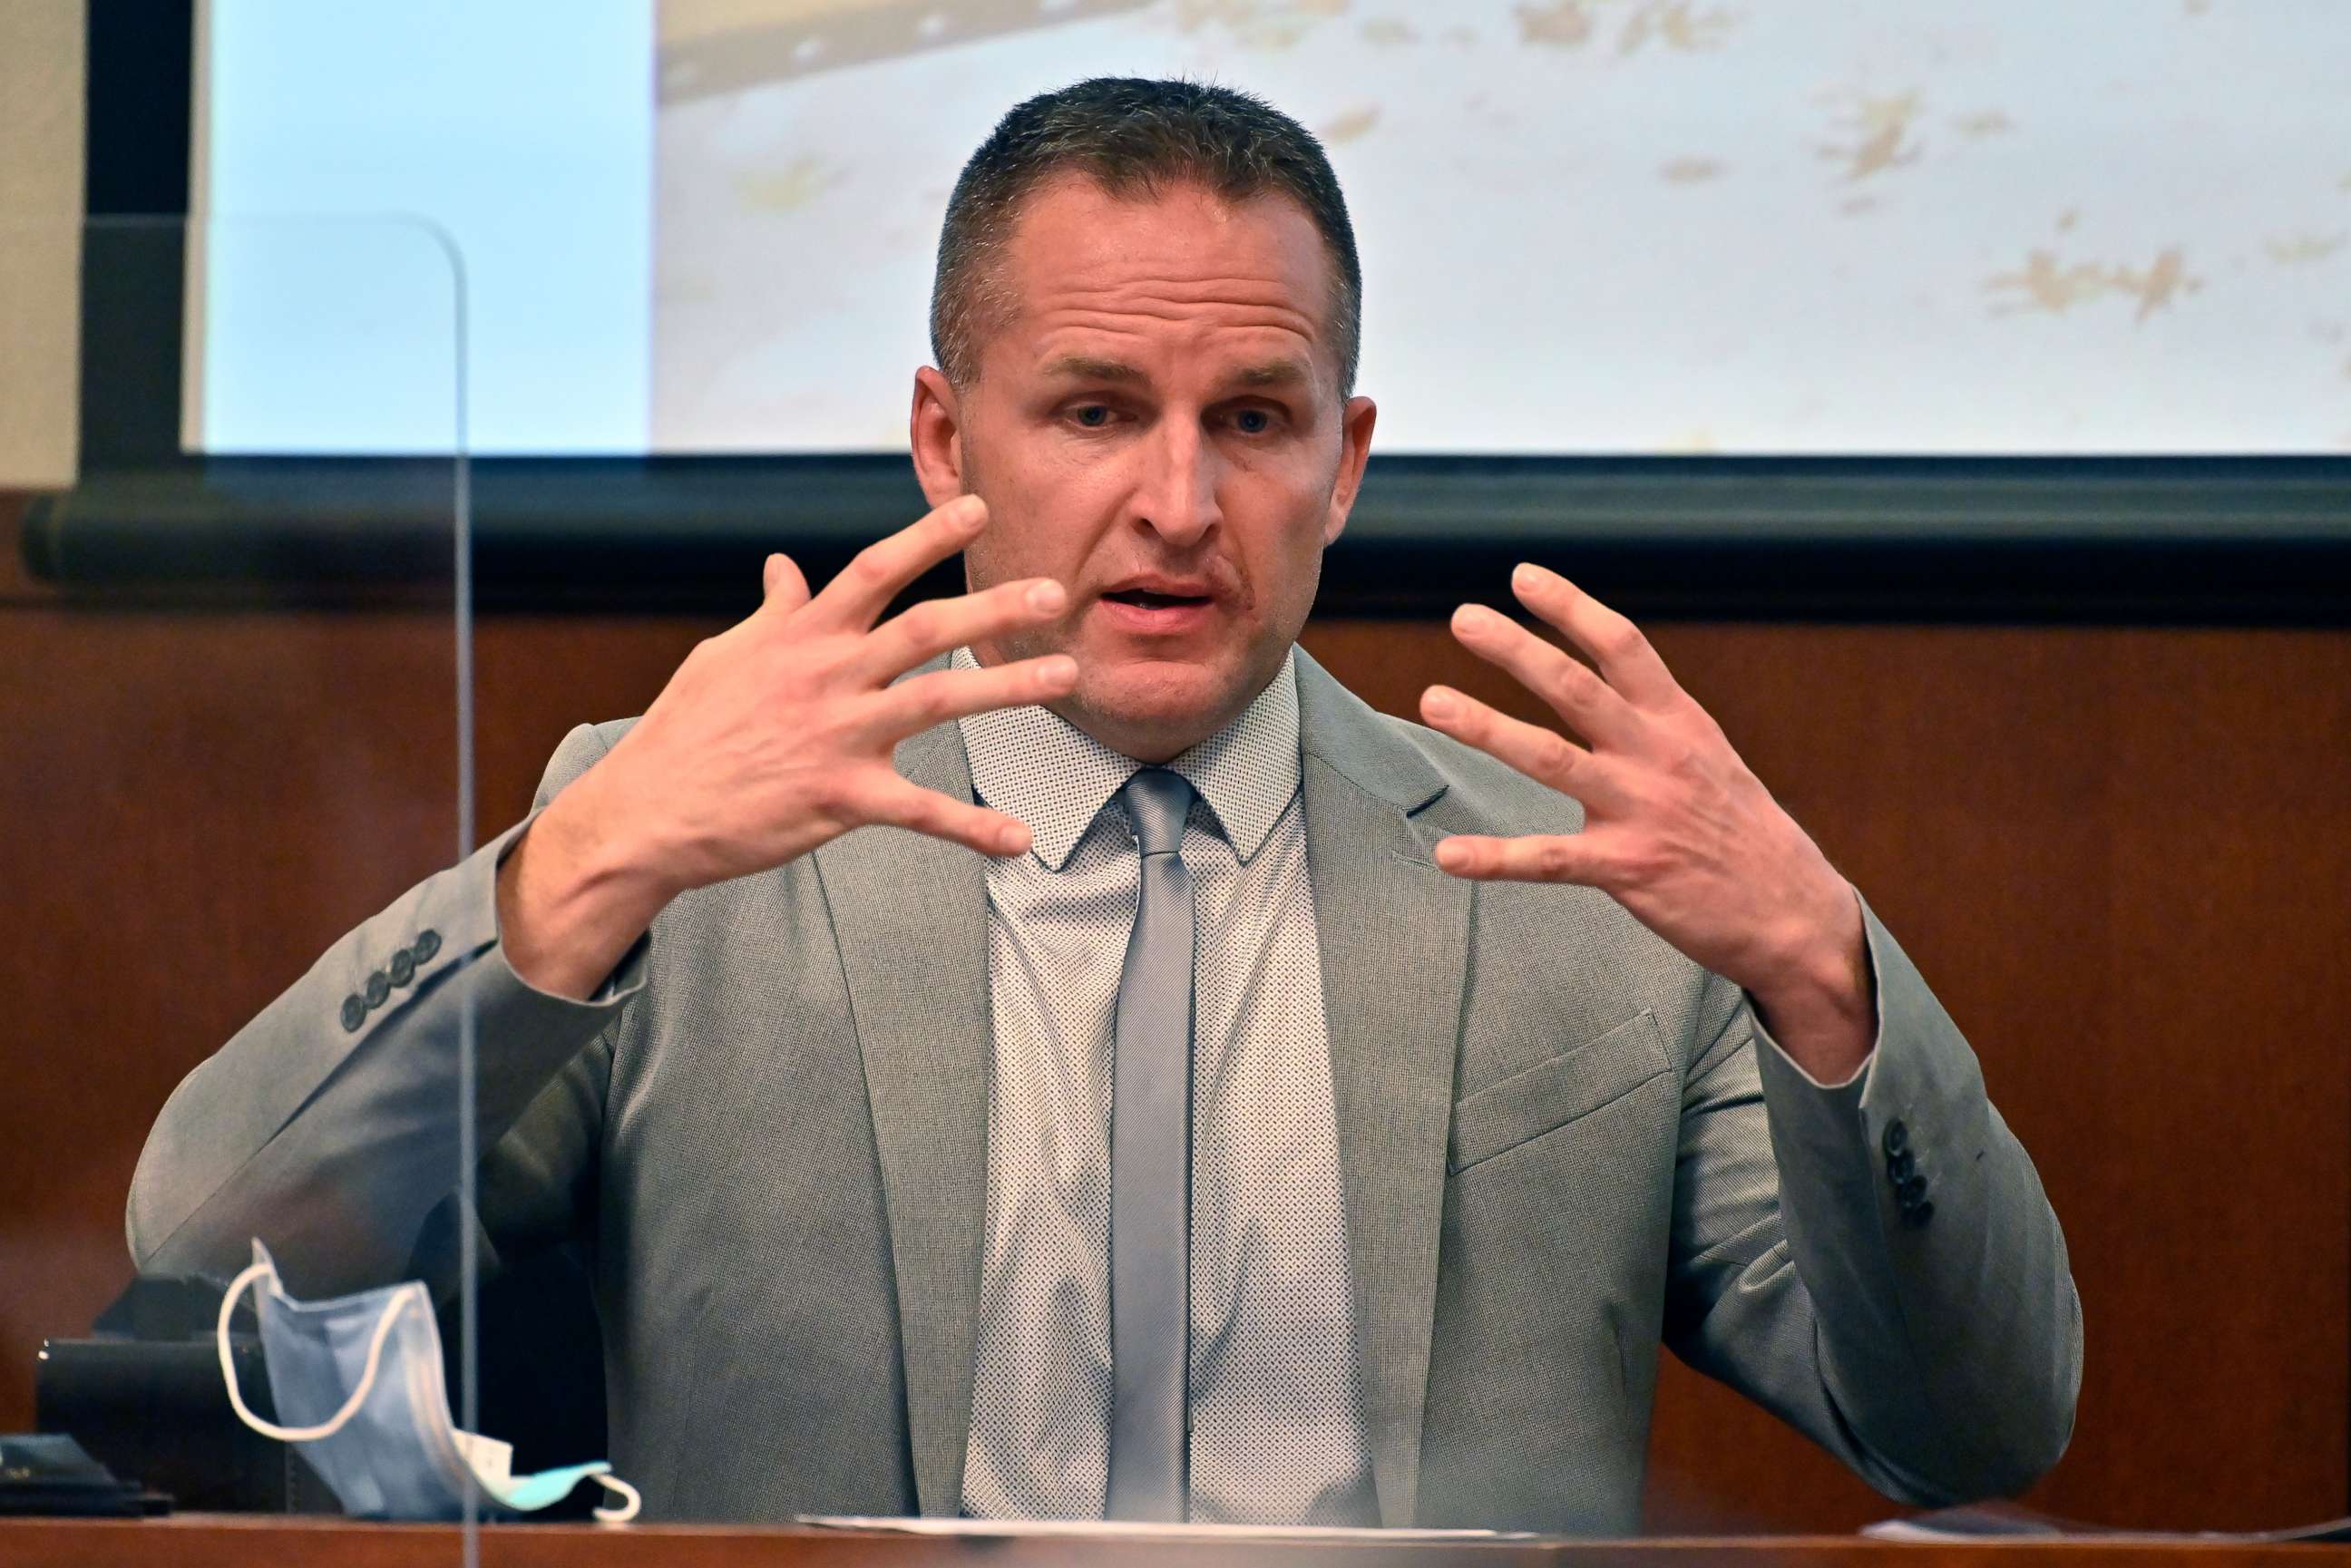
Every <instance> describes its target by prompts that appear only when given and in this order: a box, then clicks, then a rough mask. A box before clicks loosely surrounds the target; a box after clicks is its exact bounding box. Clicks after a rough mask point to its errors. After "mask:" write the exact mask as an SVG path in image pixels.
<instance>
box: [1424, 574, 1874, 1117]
mask: <svg viewBox="0 0 2351 1568" xmlns="http://www.w3.org/2000/svg"><path fill="white" fill-rule="evenodd" d="M1510 586H1511V589H1512V591H1514V592H1515V593H1516V594H1517V596H1518V599H1519V601H1520V603H1521V604H1524V605H1525V606H1526V607H1527V609H1528V610H1529V611H1531V612H1532V613H1533V614H1534V615H1535V616H1537V617H1538V618H1539V619H1541V621H1542V622H1545V623H1546V624H1548V625H1550V626H1552V627H1553V628H1554V629H1556V630H1557V631H1558V632H1560V633H1561V634H1562V635H1563V636H1564V637H1566V639H1567V640H1568V641H1569V642H1570V643H1572V644H1573V645H1574V646H1575V647H1577V648H1579V649H1581V650H1582V651H1583V653H1586V654H1588V655H1589V656H1590V657H1591V659H1592V661H1593V665H1594V666H1596V667H1597V671H1598V673H1597V674H1594V673H1593V669H1589V668H1586V667H1585V666H1584V665H1583V664H1580V663H1578V662H1577V661H1576V660H1574V659H1573V658H1570V657H1569V656H1568V655H1567V654H1566V653H1563V652H1562V651H1561V650H1560V649H1558V648H1556V647H1554V646H1552V644H1551V643H1547V642H1545V641H1544V640H1543V639H1541V637H1538V636H1536V635H1535V634H1534V633H1533V632H1531V631H1529V630H1527V629H1526V628H1525V627H1523V626H1521V625H1520V624H1519V623H1518V622H1515V621H1512V620H1510V618H1509V617H1507V616H1504V615H1500V614H1498V613H1496V612H1494V611H1491V610H1489V609H1487V608H1486V607H1484V606H1483V605H1464V606H1462V607H1461V609H1459V610H1458V611H1457V612H1455V613H1454V617H1453V634H1454V636H1455V637H1457V638H1458V639H1459V640H1460V642H1461V643H1462V645H1463V646H1464V647H1466V648H1468V650H1469V651H1470V652H1471V653H1475V654H1477V655H1478V656H1479V658H1481V659H1484V660H1486V661H1488V662H1489V663H1490V664H1498V665H1499V666H1501V668H1503V669H1504V670H1507V671H1508V672H1510V674H1511V675H1513V676H1514V677H1516V678H1517V680H1518V681H1519V683H1520V685H1524V686H1525V687H1526V688H1527V689H1528V690H1529V691H1531V692H1532V693H1534V695H1536V696H1538V697H1541V699H1542V700H1543V702H1544V703H1545V704H1546V705H1547V706H1550V708H1551V709H1552V712H1554V713H1556V714H1557V715H1558V716H1560V719H1561V720H1562V722H1563V723H1564V724H1566V725H1567V727H1569V728H1570V729H1571V730H1573V732H1574V733H1575V734H1576V735H1577V736H1578V737H1581V738H1582V740H1583V745H1580V746H1579V745H1577V744H1575V743H1574V742H1573V741H1570V740H1568V739H1567V738H1566V737H1562V736H1561V735H1559V734H1557V733H1556V732H1554V731H1552V730H1549V729H1545V728H1542V727H1539V726H1536V725H1531V724H1526V723H1523V722H1521V721H1520V720H1518V719H1515V718H1511V717H1510V716H1507V715H1505V714H1502V713H1499V712H1497V711H1496V710H1495V709H1493V708H1492V707H1489V706H1487V705H1486V704H1484V703H1482V702H1479V700H1477V699H1476V698H1475V697H1471V696H1468V695H1466V694H1464V693H1461V692H1458V691H1455V690H1453V689H1452V688H1450V687H1447V686H1431V687H1429V688H1428V690H1427V691H1426V692H1425V693H1424V694H1422V696H1421V701H1420V708H1421V715H1422V716H1423V717H1425V718H1426V719H1427V721H1428V722H1429V723H1430V724H1431V725H1433V726H1435V727H1437V728H1438V729H1441V730H1443V731H1444V732H1445V733H1446V734H1447V735H1450V736H1452V737H1455V738H1456V739H1458V740H1460V741H1463V742H1465V743H1467V744H1468V745H1470V746H1474V747H1478V748H1479V750H1481V751H1485V752H1488V753H1489V754H1491V755H1492V756H1494V757H1496V758H1499V759H1500V760H1502V761H1503V762H1506V763H1508V764H1509V765H1510V766H1511V767H1512V768H1517V769H1518V770H1519V771H1520V772H1521V773H1524V774H1526V775H1527V776H1528V777H1529V778H1531V779H1535V780H1537V781H1538V782H1540V783H1542V784H1547V785H1549V786H1551V787H1552V789H1557V790H1559V791H1561V792H1562V794H1566V795H1570V796H1573V798H1574V799H1575V800H1579V801H1581V802H1582V803H1583V811H1584V824H1583V831H1582V832H1580V833H1536V834H1531V835H1528V836H1526V837H1523V838H1492V837H1486V836H1479V835H1469V834H1460V835H1456V836H1454V837H1452V838H1448V839H1446V840H1445V841H1442V842H1440V843H1439V844H1438V845H1437V864H1438V865H1439V866H1441V867H1442V868H1444V869H1445V870H1446V871H1447V872H1450V873H1453V874H1454V875H1456V876H1461V877H1471V878H1478V879H1482V880H1501V879H1509V880H1515V881H1522V882H1564V883H1581V884H1583V885H1584V886H1587V887H1594V888H1598V889H1599V890H1601V891H1602V892H1604V893H1606V894H1609V895H1610V896H1611V897H1613V898H1614V899H1615V900H1616V901H1617V902H1618V903H1619V904H1623V905H1624V906H1625V909H1627V910H1628V911H1630V912H1631V913H1632V915H1633V916H1634V917H1635V919H1637V920H1639V921H1640V922H1641V923H1642V924H1643V925H1646V926H1647V927H1648V928H1649V929H1650V930H1652V931H1655V932H1656V934H1657V935H1658V936H1662V937H1664V938H1665V939H1666V940H1667V942H1670V943H1672V944H1673V945H1674V946H1675V947H1676V948H1677V949H1679V950H1680V951H1681V952H1682V953H1683V954H1684V955H1685V956H1687V957H1689V958H1691V959H1692V960H1694V961H1695V962H1697V963H1698V964H1700V965H1702V966H1704V967H1707V968H1708V969H1711V970H1713V971H1714V972H1715V973H1716V974H1718V975H1720V976H1722V977H1724V978H1725V979H1728V980H1729V981H1731V982H1732V983H1734V984H1736V985H1738V986H1740V987H1742V988H1745V989H1746V991H1747V993H1748V994H1749V995H1750V997H1752V998H1754V1000H1755V1005H1756V1008H1757V1009H1758V1011H1759V1012H1760V1013H1761V1015H1762V1017H1763V1020H1764V1022H1765V1024H1766V1025H1767V1026H1768V1027H1769V1028H1770V1029H1771V1031H1772V1035H1773V1037H1774V1038H1775V1039H1776V1040H1778V1041H1779V1042H1780V1045H1781V1047H1782V1049H1783V1050H1784V1051H1787V1053H1788V1054H1789V1056H1790V1057H1792V1058H1793V1059H1794V1061H1795V1062H1796V1064H1797V1065H1798V1066H1800V1067H1802V1068H1803V1069H1804V1071H1806V1072H1808V1073H1810V1074H1811V1075H1812V1076H1813V1078H1814V1079H1815V1080H1817V1081H1819V1082H1823V1083H1842V1082H1846V1081H1848V1080H1849V1079H1850V1078H1851V1077H1852V1076H1853V1074H1854V1073H1855V1072H1856V1071H1859V1070H1860V1068H1861V1065H1862V1063H1863V1062H1865V1061H1867V1060H1868V1057H1869V1053H1870V1051H1871V1049H1872V1048H1873V1047H1874V1045H1875V1044H1876V998H1875V995H1874V988H1873V986H1872V982H1871V977H1870V967H1869V957H1868V952H1867V948H1866V945H1865V938H1864V936H1863V932H1862V922H1861V907H1860V904H1859V901H1858V899H1857V898H1856V896H1855V893H1854V891H1853V888H1852V885H1851V884H1850V883H1847V882H1846V881H1845V880H1844V877H1842V876H1840V875H1838V874H1837V872H1836V869H1835V868H1834V866H1832V865H1830V864H1829V862H1828V857H1827V856H1825V855H1823V854H1822V853H1821V851H1820V847H1819V846H1818V845H1816V844H1814V843H1813V841H1812V839H1811V838H1810V836H1808V835H1807V834H1806V833H1805V832H1804V831H1803V829H1802V828H1800V827H1798V826H1797V825H1796V822H1795V820H1794V819H1793V818H1792V817H1790V816H1789V815H1788V813H1787V812H1786V811H1784V810H1781V808H1780V804H1779V802H1778V801H1776V800H1772V799H1771V792H1770V791H1769V790H1767V789H1764V788H1763V785H1762V783H1761V780H1759V779H1757V778H1756V777H1755V775H1754V774H1753V773H1751V772H1750V771H1749V770H1748V768H1747V765H1746V764H1745V763H1744V762H1742V761H1740V758H1739V754H1738V753H1737V752H1736V751H1734V750H1732V749H1731V746H1730V742H1729V739H1727V738H1726V737H1724V735H1723V733H1722V728H1721V727H1720V726H1719V725H1717V724H1716V723H1715V722H1714V720H1713V718H1712V717H1711V716H1708V713H1707V712H1706V710H1705V709H1704V708H1701V707H1700V706H1698V704H1697V703H1696V702H1695V701H1693V700H1692V699H1691V698H1690V696H1689V694H1687V692H1685V691H1683V690H1682V688H1681V686H1680V685H1679V684H1678V683H1677V682H1676V681H1675V679H1674V677H1673V675H1672V674H1671V673H1670V672H1668V671H1667V668H1666V665H1665V661H1663V660H1662V659H1660V658H1658V657H1657V653H1656V649H1654V648H1652V647H1650V645H1649V640H1648V639H1647V638H1646V637H1644V636H1643V635H1642V634H1641V631H1640V629H1639V628H1638V627H1636V626H1635V625H1634V624H1633V623H1632V622H1630V621H1627V620H1626V619H1625V617H1624V616H1622V615H1619V614H1617V613H1616V612H1614V611H1613V610H1611V609H1609V608H1608V607H1607V606H1606V605H1604V604H1602V603H1601V602H1600V601H1598V600H1596V599H1594V598H1593V597H1592V596H1591V595H1590V594H1588V593H1585V592H1584V591H1582V590H1581V589H1579V588H1577V587H1575V586H1574V585H1573V583H1570V582H1569V581H1568V580H1566V579H1564V578H1562V577H1561V576H1559V575H1558V574H1557V573H1555V572H1550V571H1546V570H1542V569H1541V567H1535V566H1521V567H1520V568H1519V569H1518V570H1517V571H1516V572H1514V573H1513V574H1512V576H1511V580H1510Z"/></svg>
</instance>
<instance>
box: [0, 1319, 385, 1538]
mask: <svg viewBox="0 0 2351 1568" xmlns="http://www.w3.org/2000/svg"><path fill="white" fill-rule="evenodd" d="M220 1301H221V1287H220V1286H219V1285H218V1284H215V1283H214V1282H212V1281H206V1280H180V1279H147V1280H135V1281H132V1282H131V1287H130V1288H129V1289H128V1290H126V1291H124V1292H123V1293H122V1295H121V1296H120V1298H118V1299H117V1300H116V1301H115V1302H114V1304H113V1305H112V1306H110V1307H109V1308H107V1310H106V1311H105V1312H103V1313H101V1314H100V1315H99V1320H98V1322H97V1323H96V1325H95V1326H94V1329H93V1333H92V1337H90V1338H89V1339H53V1340H47V1341H44V1342H43V1343H42V1345H41V1354H40V1360H39V1363H38V1365H37V1370H36V1372H35V1375H34V1379H33V1424H34V1426H36V1427H38V1428H39V1429H40V1430H41V1431H42V1432H44V1433H56V1434H69V1435H70V1436H71V1437H72V1438H73V1439H74V1440H75V1441H76V1442H78V1444H79V1445H80V1447H81V1448H82V1449H83V1450H84V1451H86V1452H87V1453H88V1454H89V1455H90V1456H92V1457H94V1458H96V1459H97V1460H99V1462H100V1463H102V1464H103V1465H104V1466H105V1467H107V1468H108V1469H111V1470H113V1471H114V1472H115V1473H117V1474H119V1475H125V1476H135V1477H137V1478H138V1479H139V1480H140V1481H141V1482H142V1483H144V1484H145V1485H146V1486H149V1487H151V1488H153V1489H154V1490H158V1491H161V1492H165V1493H168V1494H170V1496H171V1498H172V1500H174V1501H175V1502H176V1503H177V1505H178V1506H179V1507H180V1508H182V1509H183V1510H204V1511H208V1512H220V1513H340V1512H341V1511H342V1510H341V1508H340V1505H339V1504H338V1503H337V1502H336V1500H335V1495H334V1493H333V1492H332V1491H330V1490H328V1488H327V1487H326V1485H325V1483H323V1482H322V1481H320V1480H319V1477H318V1472H316V1471H315V1470H313V1469H310V1467H309V1465H308V1462H306V1461H305V1460H304V1459H303V1458H302V1456H301V1454H300V1452H299V1451H298V1450H297V1449H296V1448H294V1447H293V1446H292V1445H290V1444H286V1443H280V1442H278V1441H277V1440H276V1439H275V1438H271V1437H263V1436H261V1434H259V1433H258V1432H255V1431H253V1430H251V1429H250V1428H248V1427H246V1425H245V1424H244V1423H243V1422H242V1421H239V1420H238V1419H237V1418H236V1412H235V1411H234V1410H232V1409H231V1408H230V1407H229V1403H228V1393H227V1390H225V1388H223V1387H222V1386H221V1367H220V1351H219V1349H218V1348H217V1345H216V1343H215V1342H214V1337H213V1336H214V1328H215V1326H216V1323H217V1321H218V1315H219V1312H220ZM240 1319H241V1320H242V1322H243V1324H244V1327H245V1332H244V1333H234V1332H233V1333H231V1334H230V1337H229V1352H230V1354H231V1356H232V1358H233V1359H234V1360H235V1363H236V1372H237V1385H238V1386H239V1387H240V1388H242V1389H243V1390H244V1391H245V1397H246V1403H247V1404H248V1405H251V1406H253V1408H254V1410H255V1411H256V1413H257V1414H259V1415H260V1416H262V1417H263V1418H264V1419H270V1420H274V1419H276V1417H277V1408H276V1406H275V1404H274V1402H273V1401H272V1400H271V1399H270V1397H269V1375H268V1373H267V1371H266V1368H265V1367H264V1365H263V1362H262V1355H261V1343H260V1341H259V1340H258V1339H256V1338H255V1337H254V1333H253V1321H252V1312H251V1310H250V1309H249V1308H247V1309H246V1310H244V1311H243V1312H241V1313H240Z"/></svg>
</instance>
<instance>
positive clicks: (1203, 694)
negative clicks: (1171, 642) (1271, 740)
mask: <svg viewBox="0 0 2351 1568" xmlns="http://www.w3.org/2000/svg"><path fill="white" fill-rule="evenodd" d="M1079 667H1080V670H1081V674H1080V676H1079V680H1078V689H1077V690H1076V691H1074V692H1072V693H1071V694H1070V697H1069V699H1068V700H1067V701H1066V702H1064V703H1059V704H1056V705H1054V706H1056V708H1057V709H1059V710H1060V711H1061V714H1062V716H1064V717H1065V718H1067V719H1069V721H1070V722H1071V724H1074V725H1076V726H1077V727H1079V728H1080V729H1082V730H1084V731H1085V732H1086V733H1087V734H1089V735H1091V736H1092V737H1094V738H1095V739H1096V740H1099V741H1101V742H1102V744H1103V745H1105V746H1108V747H1113V749H1115V750H1118V751H1123V752H1124V753H1126V754H1127V755H1128V756H1130V757H1135V758H1142V759H1143V760H1144V761H1153V762H1164V761H1165V760H1166V759H1167V758H1171V757H1173V756H1175V754H1176V753H1177V752H1179V751H1183V750H1185V749H1186V748H1188V747H1192V746H1195V745H1197V744H1198V743H1199V742H1201V741H1203V740H1206V739H1207V737H1209V736H1211V735H1214V734H1215V733H1216V732H1217V730H1219V729H1222V728H1223V727H1225V726H1226V725H1227V724H1228V723H1229V722H1231V720H1232V717H1233V716H1234V715H1235V714H1236V713H1238V711H1239V709H1240V708H1241V707H1242V706H1246V704H1247V701H1248V696H1249V695H1250V694H1245V693H1242V692H1239V691H1238V690H1237V689H1236V688H1237V685H1238V682H1239V672H1238V671H1236V670H1234V669H1232V668H1231V667H1230V666H1228V665H1227V664H1222V663H1221V662H1219V663H1218V664H1214V665H1210V664H1197V663H1193V662H1190V661H1185V660H1175V659H1166V660H1160V659H1132V660H1122V661H1120V662H1118V663H1117V664H1113V665H1112V666H1111V667H1109V668H1107V669H1104V668H1101V667H1099V666H1097V667H1096V668H1094V669H1092V670H1088V669H1086V668H1085V666H1084V664H1080V666H1079Z"/></svg>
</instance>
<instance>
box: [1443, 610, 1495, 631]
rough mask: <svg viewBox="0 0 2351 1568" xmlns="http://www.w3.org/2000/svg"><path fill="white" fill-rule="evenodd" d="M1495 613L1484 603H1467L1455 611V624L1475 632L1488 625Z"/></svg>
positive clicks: (1464, 629)
mask: <svg viewBox="0 0 2351 1568" xmlns="http://www.w3.org/2000/svg"><path fill="white" fill-rule="evenodd" d="M1493 613H1494V612H1492V611H1490V610H1489V609H1487V608H1486V607H1485V606H1484V605H1482V604H1465V605H1463V606H1462V607H1461V608H1460V609H1458V610H1457V611H1455V612H1453V624H1454V625H1456V626H1458V627H1459V628H1461V629H1462V630H1463V631H1465V632H1475V631H1477V630H1479V628H1480V627H1483V626H1485V625H1487V624H1488V623H1489V622H1490V620H1491V618H1492V616H1493Z"/></svg>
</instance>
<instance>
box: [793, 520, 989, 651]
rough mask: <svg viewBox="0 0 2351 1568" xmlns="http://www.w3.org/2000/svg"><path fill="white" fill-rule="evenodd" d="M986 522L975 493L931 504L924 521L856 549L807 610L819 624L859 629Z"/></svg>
mask: <svg viewBox="0 0 2351 1568" xmlns="http://www.w3.org/2000/svg"><path fill="white" fill-rule="evenodd" d="M986 527H987V503H986V502H984V501H982V500H981V499H980V498H979V497H977V496H957V497H956V498H955V499H954V500H952V501H949V502H947V503H946V505H944V506H940V507H933V508H932V509H931V511H930V512H929V513H927V514H926V515H925V517H923V519H922V521H920V522H918V523H915V524H914V525H912V526H911V527H908V528H900V529H899V530H898V531H897V532H896V533H894V534H892V535H891V536H890V537H889V538H882V539H876V540H874V541H873V542H872V544H870V545H867V546H866V547H865V548H864V549H862V550H859V551H858V552H857V555H856V558H855V559H852V561H851V562H850V563H849V564H848V565H847V566H844V567H842V568H841V573H840V575H839V576H837V577H835V578H834V579H833V580H831V582H828V583H826V584H825V585H824V591H822V592H820V593H819V594H818V595H817V596H816V597H815V598H814V599H813V600H810V601H809V609H810V612H811V613H812V614H814V616H815V617H816V619H817V622H818V623H819V624H820V625H822V626H825V627H828V628H831V629H832V630H835V631H859V632H862V631H863V630H865V628H867V627H869V626H871V625H872V624H873V622H875V621H876V620H877V619H879V618H880V616H881V614H882V612H883V611H884V610H886V609H888V608H889V605H890V601H892V600H893V599H895V598H897V597H898V595H900V594H901V593H904V591H906V590H907V588H908V587H909V586H910V585H912V584H913V582H914V580H915V579H916V578H918V577H920V576H922V575H923V573H925V572H926V571H928V570H931V568H933V567H935V566H936V565H938V564H939V563H940V562H941V561H943V560H946V559H947V558H948V557H950V556H952V555H954V554H955V553H956V551H957V550H959V549H963V547H964V546H966V545H967V544H969V543H970V542H971V540H972V538H973V536H975V535H977V533H978V532H979V530H980V529H981V528H986Z"/></svg>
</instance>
